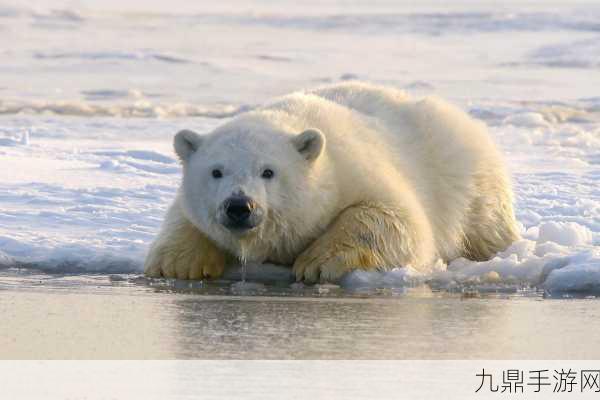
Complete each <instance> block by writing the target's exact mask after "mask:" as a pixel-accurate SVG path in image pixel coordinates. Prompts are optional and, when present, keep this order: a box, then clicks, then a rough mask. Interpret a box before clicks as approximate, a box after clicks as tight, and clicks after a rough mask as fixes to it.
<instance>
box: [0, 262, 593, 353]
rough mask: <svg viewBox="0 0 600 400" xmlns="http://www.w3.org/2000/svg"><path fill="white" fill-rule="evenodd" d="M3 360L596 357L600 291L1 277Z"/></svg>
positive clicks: (15, 274) (115, 277) (123, 277)
mask: <svg viewBox="0 0 600 400" xmlns="http://www.w3.org/2000/svg"><path fill="white" fill-rule="evenodd" d="M0 315H2V324H0V349H2V351H1V352H0V358H3V359H10V358H27V359H38V358H42V359H65V358H66V359H71V358H93V359H106V358H110V359H131V358H133V359H149V358H156V359H170V358H202V359H206V358H210V359H290V358H294V359H515V358H519V359H598V358H600V336H599V335H598V331H599V329H600V307H598V300H587V299H577V300H574V299H547V298H543V296H542V294H541V293H535V292H520V293H515V292H513V293H487V294H481V295H479V296H475V295H473V294H469V295H465V294H464V293H463V294H460V293H448V292H436V291H431V290H429V289H427V288H426V287H417V288H411V289H406V290H397V291H391V290H390V291H378V292H370V293H364V292H362V293H361V292H348V291H344V290H342V289H340V288H339V287H337V288H336V287H333V286H327V287H305V288H296V289H290V288H289V287H288V288H286V287H274V286H266V287H262V288H261V287H260V286H258V287H257V286H254V287H251V288H249V289H248V290H247V291H246V292H244V291H240V290H239V288H238V290H232V289H231V285H230V284H229V283H222V284H211V285H209V286H206V285H201V284H195V285H192V284H190V283H188V282H181V281H180V282H175V281H170V282H167V281H164V280H157V281H149V280H146V279H144V278H140V277H136V276H131V275H113V276H111V277H106V276H98V275H78V276H47V275H43V274H30V273H23V272H20V273H18V272H14V271H13V272H12V273H5V274H2V276H0Z"/></svg>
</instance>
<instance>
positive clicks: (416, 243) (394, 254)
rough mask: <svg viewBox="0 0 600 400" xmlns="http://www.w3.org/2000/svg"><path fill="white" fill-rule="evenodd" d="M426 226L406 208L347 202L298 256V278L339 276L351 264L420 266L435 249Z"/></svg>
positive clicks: (334, 278) (315, 279) (324, 279)
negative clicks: (348, 203)
mask: <svg viewBox="0 0 600 400" xmlns="http://www.w3.org/2000/svg"><path fill="white" fill-rule="evenodd" d="M422 227H423V223H417V221H415V220H414V219H413V218H412V215H410V213H408V212H407V211H405V210H401V209H396V208H390V207H385V206H381V205H377V204H369V203H366V204H359V205H356V206H352V207H349V208H347V209H345V210H344V211H342V212H341V213H340V215H339V216H338V217H337V218H336V219H335V220H334V221H333V223H332V224H331V225H330V226H329V228H328V229H327V231H326V232H325V233H324V234H323V236H321V237H320V238H318V239H316V240H315V241H314V242H313V243H312V244H311V245H310V246H309V247H308V248H307V249H306V250H305V251H304V252H303V253H302V254H300V256H299V257H298V258H297V259H296V261H295V263H294V267H293V269H294V273H295V274H296V279H297V280H302V279H303V280H304V281H306V282H336V281H338V280H339V279H340V278H341V277H342V275H344V274H345V273H346V272H348V271H351V270H353V269H365V270H366V269H389V268H393V267H401V266H408V265H411V266H415V267H417V266H420V265H421V264H423V263H425V262H428V261H430V259H431V258H432V253H431V252H432V249H433V246H432V238H431V235H428V234H427V232H424V230H423V229H421V228H422Z"/></svg>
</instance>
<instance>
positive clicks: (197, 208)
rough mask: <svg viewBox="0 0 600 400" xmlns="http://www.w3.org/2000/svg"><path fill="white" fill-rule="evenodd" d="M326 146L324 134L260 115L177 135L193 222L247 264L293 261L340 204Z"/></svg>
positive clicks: (183, 190) (185, 194)
mask: <svg viewBox="0 0 600 400" xmlns="http://www.w3.org/2000/svg"><path fill="white" fill-rule="evenodd" d="M325 142H326V139H325V136H324V135H323V133H322V132H320V131H319V130H317V129H301V130H298V131H292V129H285V128H281V127H279V126H276V125H275V124H272V123H270V121H269V120H268V119H263V118H258V117H254V118H253V117H252V116H248V117H245V118H240V117H238V118H237V119H235V120H233V121H232V122H230V123H228V124H226V125H224V126H222V127H220V128H218V129H217V130H215V131H214V132H212V133H209V134H206V135H199V134H197V133H195V132H193V131H190V130H183V131H181V132H179V133H177V135H176V136H175V140H174V146H175V151H176V153H177V154H178V156H179V158H180V159H181V162H182V164H183V181H182V187H181V200H182V201H181V204H182V206H183V210H184V213H185V215H186V218H188V219H189V220H190V221H191V222H192V223H193V224H194V225H196V227H198V228H199V229H200V230H201V231H202V232H204V233H205V234H207V235H208V236H209V237H210V238H211V239H212V240H213V241H214V242H215V243H216V244H217V245H219V246H221V247H222V248H224V249H226V250H228V251H230V252H231V253H233V254H234V255H236V256H237V257H239V258H241V259H242V260H244V261H246V260H247V261H253V262H263V261H265V260H267V259H268V260H270V261H273V262H284V263H285V262H292V261H293V258H290V257H293V254H295V253H296V252H297V251H298V246H305V245H306V240H308V238H310V237H311V235H314V231H315V230H316V229H317V228H318V227H319V226H321V225H322V224H323V223H324V218H325V219H326V217H327V215H328V214H330V212H328V211H327V209H326V208H327V206H326V205H327V204H332V203H335V202H334V201H332V200H333V199H332V196H335V187H334V186H335V185H332V184H331V179H330V178H328V173H327V171H326V170H327V166H326V164H327V162H326V161H325V160H324V159H325V158H326V157H325V156H324V153H325V145H326V143H325ZM327 222H328V221H327Z"/></svg>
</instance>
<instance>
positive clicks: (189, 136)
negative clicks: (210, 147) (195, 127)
mask: <svg viewBox="0 0 600 400" xmlns="http://www.w3.org/2000/svg"><path fill="white" fill-rule="evenodd" d="M201 143H202V137H201V136H200V135H199V134H197V133H196V132H194V131H190V130H188V129H184V130H182V131H179V132H177V134H176V135H175V139H174V141H173V147H175V153H177V155H178V156H179V159H180V160H181V161H187V159H188V158H189V157H190V155H192V153H193V152H195V151H196V150H198V147H200V144H201Z"/></svg>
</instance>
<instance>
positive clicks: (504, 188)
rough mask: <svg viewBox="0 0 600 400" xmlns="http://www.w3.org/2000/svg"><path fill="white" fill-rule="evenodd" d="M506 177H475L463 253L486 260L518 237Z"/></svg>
mask: <svg viewBox="0 0 600 400" xmlns="http://www.w3.org/2000/svg"><path fill="white" fill-rule="evenodd" d="M507 179H508V178H506V177H505V176H503V175H499V174H496V175H492V176H490V177H487V176H485V175H483V176H478V177H477V178H476V187H477V189H478V193H479V196H478V197H476V198H475V199H474V200H473V201H472V203H471V206H470V208H469V212H468V216H469V221H467V223H466V224H465V240H464V249H463V254H462V256H463V257H465V258H468V259H470V260H475V261H486V260H489V259H491V258H492V257H494V256H495V255H496V253H498V252H499V251H503V250H505V249H506V248H507V247H508V246H510V245H511V244H512V243H513V242H514V241H515V240H518V239H519V237H520V235H519V230H518V226H517V222H516V220H515V214H514V211H513V206H512V204H513V198H512V193H511V192H510V183H508V180H507Z"/></svg>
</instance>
